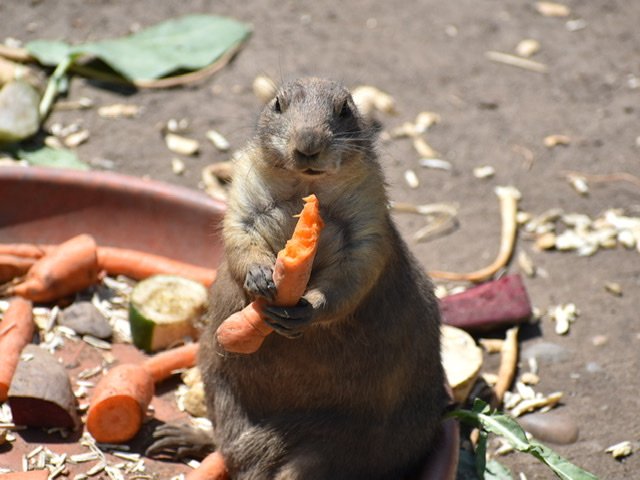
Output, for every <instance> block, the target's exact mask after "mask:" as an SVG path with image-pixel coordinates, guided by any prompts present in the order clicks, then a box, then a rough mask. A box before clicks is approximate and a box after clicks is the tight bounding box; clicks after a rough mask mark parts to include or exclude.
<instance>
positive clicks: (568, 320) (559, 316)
mask: <svg viewBox="0 0 640 480" xmlns="http://www.w3.org/2000/svg"><path fill="white" fill-rule="evenodd" d="M548 314H549V318H551V320H553V321H554V322H555V332H556V333H557V334H558V335H566V334H567V333H569V329H570V326H571V324H572V323H574V322H575V321H576V319H577V318H578V315H579V312H578V309H577V307H576V305H575V304H574V303H567V304H561V305H555V306H552V307H549V310H548Z"/></svg>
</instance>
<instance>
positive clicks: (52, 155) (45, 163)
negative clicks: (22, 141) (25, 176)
mask: <svg viewBox="0 0 640 480" xmlns="http://www.w3.org/2000/svg"><path fill="white" fill-rule="evenodd" d="M14 154H15V156H16V157H17V158H19V159H20V160H26V161H27V162H29V163H30V164H31V165H37V166H41V167H60V168H74V169H76V170H89V166H88V165H87V164H86V163H84V162H82V161H80V159H79V158H78V156H77V155H76V154H75V152H72V151H71V150H67V149H64V148H50V147H42V148H38V149H35V150H32V149H24V148H21V149H19V150H17V151H16V152H15V153H14Z"/></svg>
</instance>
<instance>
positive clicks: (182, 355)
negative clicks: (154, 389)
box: [143, 343, 199, 383]
mask: <svg viewBox="0 0 640 480" xmlns="http://www.w3.org/2000/svg"><path fill="white" fill-rule="evenodd" d="M198 348H199V345H198V344H197V343H187V344H186V345H183V346H181V347H176V348H172V349H171V350H165V351H164V352H162V353H158V354H156V355H154V356H153V357H150V358H148V359H147V360H145V362H144V363H143V367H144V368H145V369H146V370H147V371H148V372H149V373H150V374H151V377H152V378H153V381H154V382H156V383H158V382H161V381H163V380H166V379H167V378H169V377H170V376H171V374H172V373H173V372H175V371H176V370H179V369H181V368H191V367H193V366H194V365H195V364H196V360H197V358H198Z"/></svg>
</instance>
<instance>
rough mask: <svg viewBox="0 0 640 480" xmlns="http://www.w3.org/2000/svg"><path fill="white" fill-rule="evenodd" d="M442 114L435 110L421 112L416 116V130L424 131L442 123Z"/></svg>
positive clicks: (418, 131)
mask: <svg viewBox="0 0 640 480" xmlns="http://www.w3.org/2000/svg"><path fill="white" fill-rule="evenodd" d="M440 120H441V119H440V115H438V114H437V113H434V112H420V113H419V114H418V116H417V117H416V121H415V123H414V125H415V131H416V132H417V133H424V132H426V131H427V130H429V128H430V127H432V126H433V125H436V124H438V123H440Z"/></svg>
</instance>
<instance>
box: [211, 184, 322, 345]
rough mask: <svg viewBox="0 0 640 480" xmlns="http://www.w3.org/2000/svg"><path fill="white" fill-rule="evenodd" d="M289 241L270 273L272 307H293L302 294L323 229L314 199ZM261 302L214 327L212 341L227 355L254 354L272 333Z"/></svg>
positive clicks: (308, 199)
mask: <svg viewBox="0 0 640 480" xmlns="http://www.w3.org/2000/svg"><path fill="white" fill-rule="evenodd" d="M303 200H304V201H305V205H304V208H303V209H302V212H301V213H300V218H299V219H298V223H297V224H296V227H295V230H294V232H293V235H292V236H291V239H290V240H288V241H287V243H286V245H285V247H284V248H283V249H282V250H280V252H278V256H277V258H276V264H275V268H274V272H273V281H274V282H275V284H276V287H277V293H276V298H275V301H274V304H275V305H279V306H293V305H295V304H296V303H297V302H298V300H300V297H301V296H302V295H303V294H304V292H305V290H306V289H307V284H308V283H309V277H310V276H311V267H312V266H313V259H314V258H315V255H316V252H317V249H318V239H319V237H320V232H321V231H322V228H323V226H324V223H323V221H322V218H321V217H320V208H319V204H318V199H317V198H316V196H315V195H309V196H308V197H305V198H304V199H303ZM262 305H263V303H262V300H256V301H254V302H252V303H250V304H249V305H247V306H246V307H245V308H244V309H242V310H241V311H240V312H236V313H234V314H233V315H231V316H230V317H229V318H227V319H226V320H225V321H224V322H222V324H221V325H220V326H219V327H218V330H217V331H216V339H217V341H218V343H220V345H221V346H222V347H223V348H224V349H225V350H227V351H228V352H234V353H253V352H256V351H257V350H258V349H259V348H260V346H261V345H262V342H263V341H264V339H265V337H266V336H267V335H269V334H270V333H271V332H272V331H273V329H272V328H271V327H270V326H269V325H268V324H267V323H266V322H265V321H264V319H263V318H262V314H261V311H262Z"/></svg>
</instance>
